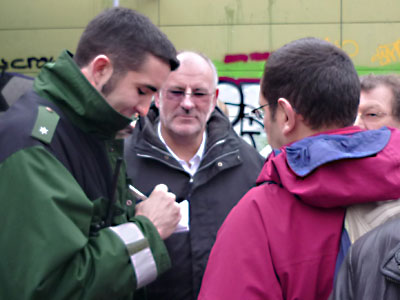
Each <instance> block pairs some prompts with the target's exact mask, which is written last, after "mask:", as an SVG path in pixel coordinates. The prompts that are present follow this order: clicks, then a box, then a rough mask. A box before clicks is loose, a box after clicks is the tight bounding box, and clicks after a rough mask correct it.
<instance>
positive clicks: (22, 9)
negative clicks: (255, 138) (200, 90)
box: [0, 0, 400, 135]
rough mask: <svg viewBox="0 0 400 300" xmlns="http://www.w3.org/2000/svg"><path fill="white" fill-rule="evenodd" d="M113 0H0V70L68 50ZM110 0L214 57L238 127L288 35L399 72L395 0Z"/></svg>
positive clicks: (25, 66)
mask: <svg viewBox="0 0 400 300" xmlns="http://www.w3.org/2000/svg"><path fill="white" fill-rule="evenodd" d="M115 1H116V0H114V1H113V0H84V1H82V0H68V1H54V0H13V1H10V0H3V1H1V2H0V70H7V71H9V72H19V73H24V74H26V75H31V76H32V75H35V74H36V73H37V72H38V70H39V68H40V67H41V66H42V65H43V64H44V63H45V62H46V61H50V60H55V59H56V58H57V56H58V55H59V53H60V52H61V50H62V49H65V48H66V49H68V50H70V51H72V52H74V50H75V47H76V44H77V42H78V39H79V36H80V34H81V33H82V31H83V29H84V27H85V26H86V24H87V23H88V21H89V20H90V19H92V18H93V17H94V16H95V15H96V14H98V13H99V12H100V11H102V10H103V9H105V8H107V7H111V6H113V5H114V3H115ZM118 2H119V5H120V6H125V7H129V8H133V9H136V10H138V11H140V12H142V13H143V14H145V15H147V16H148V17H149V18H150V19H151V20H152V21H153V22H154V23H155V24H157V25H158V26H159V27H160V28H161V29H162V30H163V31H164V32H165V33H166V34H167V35H168V36H169V38H170V39H171V40H172V41H173V43H174V44H175V45H176V47H177V48H178V49H193V50H198V51H201V52H203V53H205V54H206V55H208V56H209V57H210V58H211V59H212V60H213V61H214V62H215V64H216V66H217V69H218V72H219V75H220V76H221V79H223V80H225V81H226V83H224V84H221V99H222V100H224V101H225V102H228V103H231V105H230V106H229V109H230V115H231V119H232V121H233V122H236V123H235V124H236V126H238V127H241V129H240V130H241V132H242V133H243V132H246V130H247V131H248V132H252V131H260V130H259V129H257V128H259V125H257V126H258V127H257V128H255V127H254V126H255V125H254V124H249V122H246V124H245V125H243V124H240V122H242V121H243V120H239V119H238V117H239V112H240V110H241V109H242V110H243V105H245V106H246V107H245V108H246V109H247V110H249V109H250V108H251V107H254V106H256V105H257V101H258V97H257V94H258V84H257V82H258V79H259V78H260V76H261V73H262V69H263V65H264V63H265V60H266V59H267V58H268V55H269V53H270V52H272V51H274V50H275V49H277V48H278V47H280V46H282V45H283V44H285V43H287V42H289V41H291V40H294V39H297V38H301V37H306V36H315V37H318V38H321V39H326V40H328V41H330V42H332V43H334V44H336V45H337V46H338V47H342V48H343V49H344V50H345V51H346V52H347V53H348V54H349V55H350V56H351V57H352V59H353V61H354V64H355V65H356V68H357V70H358V72H359V73H360V74H365V73H369V72H374V73H387V72H396V73H400V14H399V11H400V1H399V0H380V1H372V0H370V1H367V0H324V1H321V0H279V1H278V0H217V1H215V0H190V1H188V0H120V1H118ZM249 79H250V80H249ZM241 105H242V108H240V107H241ZM240 118H241V117H240ZM244 135H246V133H244Z"/></svg>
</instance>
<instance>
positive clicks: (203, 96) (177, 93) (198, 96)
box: [165, 89, 213, 101]
mask: <svg viewBox="0 0 400 300" xmlns="http://www.w3.org/2000/svg"><path fill="white" fill-rule="evenodd" d="M212 94H213V93H208V92H206V91H194V92H191V93H187V92H186V91H183V90H176V89H168V90H166V91H165V97H166V98H167V99H168V100H171V101H182V100H183V99H184V98H185V97H186V96H189V97H190V98H192V100H194V101H205V100H208V99H209V98H210V96H211V95H212Z"/></svg>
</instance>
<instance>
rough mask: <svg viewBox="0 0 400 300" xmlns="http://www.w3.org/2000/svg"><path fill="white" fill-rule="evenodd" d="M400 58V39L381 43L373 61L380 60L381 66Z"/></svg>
mask: <svg viewBox="0 0 400 300" xmlns="http://www.w3.org/2000/svg"><path fill="white" fill-rule="evenodd" d="M399 60H400V39H398V40H397V41H395V42H394V43H391V44H385V45H379V46H378V48H377V49H376V54H375V55H374V56H372V58H371V62H375V61H379V64H380V65H381V66H385V65H388V64H390V63H392V62H396V61H399Z"/></svg>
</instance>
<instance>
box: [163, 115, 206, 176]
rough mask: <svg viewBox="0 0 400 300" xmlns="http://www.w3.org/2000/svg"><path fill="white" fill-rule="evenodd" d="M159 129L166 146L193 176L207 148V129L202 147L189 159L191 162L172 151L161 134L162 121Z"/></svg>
mask: <svg viewBox="0 0 400 300" xmlns="http://www.w3.org/2000/svg"><path fill="white" fill-rule="evenodd" d="M157 131H158V137H159V138H160V140H161V141H162V142H163V143H164V145H165V147H167V149H168V151H169V152H170V153H171V154H172V156H173V157H174V158H175V159H176V160H177V161H178V162H179V163H180V164H181V166H182V167H183V169H184V170H185V171H186V172H188V173H189V174H190V175H191V176H193V175H194V174H195V173H196V171H197V169H198V168H199V166H200V162H201V159H202V158H203V155H204V148H205V145H206V138H207V134H206V131H205V130H204V133H203V140H202V141H201V144H200V147H199V149H198V150H197V152H196V154H195V155H194V156H193V157H192V158H191V159H190V160H189V164H188V163H187V162H186V161H184V160H183V159H180V158H179V157H178V156H177V155H176V154H175V153H174V151H172V149H171V148H170V147H168V145H167V143H166V142H165V140H164V139H163V137H162V135H161V123H158V130H157Z"/></svg>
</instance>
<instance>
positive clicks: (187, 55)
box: [177, 51, 218, 89]
mask: <svg viewBox="0 0 400 300" xmlns="http://www.w3.org/2000/svg"><path fill="white" fill-rule="evenodd" d="M177 58H178V60H179V62H180V64H181V65H182V64H185V65H186V67H183V68H181V71H182V70H183V69H185V68H187V67H190V66H194V67H201V68H202V69H203V68H204V69H203V70H202V71H205V69H206V68H209V69H210V71H211V75H210V76H212V79H213V84H214V89H216V88H217V86H218V73H217V69H216V68H215V65H214V63H213V62H212V61H211V59H209V58H208V57H207V56H205V55H204V54H202V53H199V52H194V51H181V52H179V53H178V55H177ZM199 71H200V70H199Z"/></svg>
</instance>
